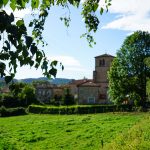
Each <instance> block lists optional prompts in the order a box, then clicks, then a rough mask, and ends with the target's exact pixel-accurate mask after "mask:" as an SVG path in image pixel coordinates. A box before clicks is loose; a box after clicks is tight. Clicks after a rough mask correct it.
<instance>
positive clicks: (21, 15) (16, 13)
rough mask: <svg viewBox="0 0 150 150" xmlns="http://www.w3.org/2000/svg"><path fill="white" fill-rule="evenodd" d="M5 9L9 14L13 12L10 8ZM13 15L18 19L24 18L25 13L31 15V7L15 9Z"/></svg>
mask: <svg viewBox="0 0 150 150" xmlns="http://www.w3.org/2000/svg"><path fill="white" fill-rule="evenodd" d="M5 11H6V12H7V13H8V14H10V13H11V12H13V11H12V10H11V9H10V8H5ZM13 14H14V16H15V18H16V19H20V18H24V17H25V16H27V15H31V9H30V8H25V9H21V10H18V9H15V11H14V12H13Z"/></svg>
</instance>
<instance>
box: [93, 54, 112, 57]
mask: <svg viewBox="0 0 150 150" xmlns="http://www.w3.org/2000/svg"><path fill="white" fill-rule="evenodd" d="M98 57H115V56H112V55H110V54H102V55H99V56H96V57H95V58H98Z"/></svg>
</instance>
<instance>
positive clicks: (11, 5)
mask: <svg viewBox="0 0 150 150" xmlns="http://www.w3.org/2000/svg"><path fill="white" fill-rule="evenodd" d="M10 7H11V9H12V10H13V11H14V10H15V9H16V2H15V1H14V0H13V1H11V3H10Z"/></svg>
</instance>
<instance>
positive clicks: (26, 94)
mask: <svg viewBox="0 0 150 150" xmlns="http://www.w3.org/2000/svg"><path fill="white" fill-rule="evenodd" d="M18 98H19V99H20V100H21V101H24V103H25V105H30V104H32V103H36V98H35V88H34V87H33V86H31V85H26V86H24V87H23V89H22V91H21V92H20V93H19V94H18Z"/></svg>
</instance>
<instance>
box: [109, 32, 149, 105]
mask: <svg viewBox="0 0 150 150" xmlns="http://www.w3.org/2000/svg"><path fill="white" fill-rule="evenodd" d="M149 56H150V34H149V33H148V32H142V31H137V32H135V33H134V34H132V35H131V36H128V37H127V38H126V39H125V41H124V43H123V45H122V47H121V48H120V50H119V51H118V52H117V57H116V58H115V59H114V61H113V63H112V67H111V69H110V71H109V73H108V77H109V96H110V99H111V100H112V101H114V102H116V103H118V102H122V101H124V100H126V99H130V100H138V101H139V99H140V105H142V106H144V104H145V101H146V82H147V78H149V77H150V67H148V66H147V65H146V64H145V59H146V58H148V57H149Z"/></svg>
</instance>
